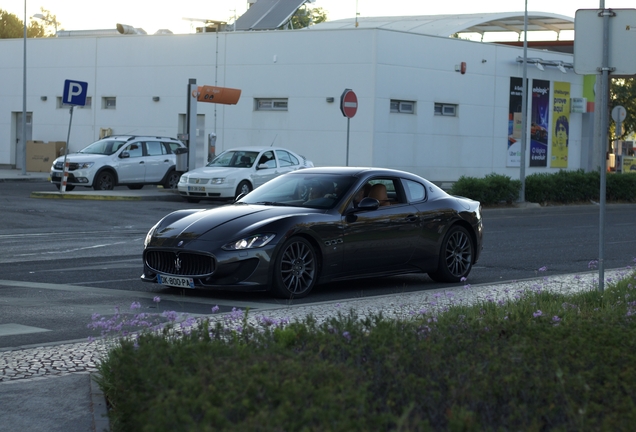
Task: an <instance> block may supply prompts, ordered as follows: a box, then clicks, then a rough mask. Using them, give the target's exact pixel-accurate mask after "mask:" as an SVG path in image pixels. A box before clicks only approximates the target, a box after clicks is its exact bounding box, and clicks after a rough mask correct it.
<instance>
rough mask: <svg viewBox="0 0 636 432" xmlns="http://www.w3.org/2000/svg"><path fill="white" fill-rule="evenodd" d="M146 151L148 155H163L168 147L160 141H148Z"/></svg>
mask: <svg viewBox="0 0 636 432" xmlns="http://www.w3.org/2000/svg"><path fill="white" fill-rule="evenodd" d="M146 152H147V153H148V156H161V155H162V154H165V153H166V149H165V148H164V146H163V145H162V144H161V143H160V142H159V141H147V142H146Z"/></svg>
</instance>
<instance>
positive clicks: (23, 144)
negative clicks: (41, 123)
mask: <svg viewBox="0 0 636 432" xmlns="http://www.w3.org/2000/svg"><path fill="white" fill-rule="evenodd" d="M26 11H27V2H26V0H24V61H23V65H22V142H21V146H20V147H21V148H20V151H21V155H20V156H21V159H22V175H26V159H27V157H26V138H27V136H26V116H27V109H26V100H27V95H26V92H27V13H26Z"/></svg>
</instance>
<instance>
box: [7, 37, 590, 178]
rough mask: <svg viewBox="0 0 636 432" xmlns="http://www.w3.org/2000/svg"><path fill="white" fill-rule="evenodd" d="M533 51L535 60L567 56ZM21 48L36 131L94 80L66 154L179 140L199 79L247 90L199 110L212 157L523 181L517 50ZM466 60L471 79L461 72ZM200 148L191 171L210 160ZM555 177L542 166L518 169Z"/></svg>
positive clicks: (346, 44)
mask: <svg viewBox="0 0 636 432" xmlns="http://www.w3.org/2000/svg"><path fill="white" fill-rule="evenodd" d="M22 43H23V42H22V40H0V52H2V53H8V56H4V55H3V57H4V58H9V59H11V60H10V61H8V62H2V64H0V89H1V93H2V95H3V97H2V98H0V165H15V164H16V157H17V155H16V152H15V125H14V124H12V121H14V120H12V119H13V116H12V113H16V112H21V111H22V73H21V72H22ZM528 51H529V52H528V56H529V57H541V58H542V59H544V60H550V59H555V60H564V61H567V62H571V61H572V58H571V56H568V55H565V54H557V53H549V52H545V51H533V50H528ZM27 52H28V56H27V76H28V83H27V111H29V112H33V134H32V137H33V139H36V140H42V141H65V140H66V137H67V133H68V126H69V123H68V122H69V114H68V112H69V109H68V108H67V107H64V108H57V106H56V99H57V98H58V97H61V96H62V91H63V84H64V80H65V79H73V80H77V81H86V82H88V83H89V94H90V96H91V97H92V106H91V107H90V108H82V109H75V110H74V114H73V123H72V129H71V138H70V149H71V150H79V149H80V148H82V147H84V146H85V145H87V144H89V143H90V142H92V141H94V140H95V139H97V138H98V137H99V132H100V129H101V128H111V129H112V131H113V133H115V134H152V135H168V136H176V135H177V134H178V133H180V132H182V131H183V129H182V127H183V123H184V120H183V118H184V115H185V112H186V107H187V95H188V91H187V83H188V80H189V79H191V78H194V79H196V80H197V84H198V85H218V86H221V87H232V88H239V89H241V90H242V94H241V98H240V100H239V102H238V104H237V105H218V104H207V103H198V104H197V113H198V114H199V116H200V117H202V118H203V121H204V125H205V126H204V130H200V131H198V138H199V140H200V142H201V143H204V142H205V141H207V139H206V138H207V136H208V135H209V134H211V133H216V134H217V142H216V151H217V153H218V152H220V151H221V150H223V149H226V148H231V147H233V146H237V145H246V144H251V145H263V144H266V145H267V144H275V145H278V146H282V147H288V148H290V149H292V150H295V151H297V152H299V153H301V154H303V155H305V156H307V157H308V158H310V159H311V160H313V161H314V163H315V164H316V165H323V166H324V165H344V164H345V163H346V162H347V161H348V163H349V165H360V166H366V165H374V166H383V167H392V168H398V169H404V170H407V171H411V172H414V173H417V174H421V175H423V176H425V177H427V178H429V179H431V180H433V181H440V182H443V181H454V180H456V179H458V178H459V177H460V176H462V175H466V176H476V177H481V176H484V175H486V174H489V173H492V172H497V173H500V174H505V175H509V176H511V177H518V175H519V168H510V167H506V145H507V144H506V143H507V136H508V104H509V86H510V77H511V76H515V77H521V76H522V74H523V69H522V66H521V64H520V63H518V62H516V61H515V60H516V58H517V57H519V56H521V55H522V54H523V53H522V50H520V49H518V48H514V47H508V46H502V45H493V44H482V43H478V42H471V41H465V40H457V39H451V38H440V37H432V36H423V35H415V34H410V33H404V32H396V31H386V30H376V29H349V30H318V29H304V30H297V31H269V32H236V33H219V34H214V33H203V34H190V35H149V36H144V35H114V36H97V37H67V38H51V39H30V40H28V44H27ZM461 62H466V65H467V70H466V73H465V74H461V73H459V72H456V70H455V68H456V66H458V65H459V64H461ZM528 78H529V79H532V78H539V79H544V80H549V81H569V82H571V95H572V96H573V97H580V96H581V94H582V77H580V76H577V75H575V74H574V73H572V72H569V73H567V74H562V73H561V72H559V71H558V70H557V69H556V68H549V67H546V68H545V71H543V72H542V71H539V70H538V69H536V68H535V67H534V66H532V65H530V66H529V67H528ZM345 88H350V89H353V90H354V91H355V93H356V95H357V97H358V103H359V108H358V111H357V113H356V115H355V117H353V118H352V119H351V120H350V121H349V122H348V121H347V119H346V118H345V117H344V116H343V115H342V113H341V112H340V107H339V102H340V96H341V94H342V92H343V91H344V89H345ZM41 96H47V101H42V100H41V99H40V97H41ZM153 96H159V97H160V100H159V101H158V102H155V101H153V99H152V98H153ZM104 97H116V101H117V102H116V104H117V105H116V109H104V108H103V107H102V99H103V98H104ZM330 97H331V98H334V100H335V101H334V102H332V103H330V102H328V101H327V98H330ZM256 98H287V99H288V111H257V110H255V103H254V100H255V99H256ZM394 99H397V100H407V101H414V102H415V104H416V109H415V113H414V114H402V113H391V112H390V102H391V100H394ZM435 103H451V104H457V106H458V111H457V112H458V115H457V116H456V117H445V116H436V115H434V104H435ZM570 121H571V123H570V147H569V150H570V165H569V166H568V168H569V169H576V168H578V167H579V166H580V160H581V128H582V126H581V114H571V116H570ZM347 124H349V134H348V135H347ZM347 142H348V145H347ZM200 145H204V144H200ZM528 147H529V146H528ZM201 150H203V151H201V152H200V153H199V152H198V153H197V155H198V156H199V155H200V157H199V162H198V163H197V166H198V165H202V164H203V163H204V161H205V156H206V152H205V151H204V149H203V147H201ZM526 160H528V158H527V159H526ZM551 171H556V170H555V169H550V168H549V163H548V168H528V169H527V170H526V173H527V174H531V173H533V172H551Z"/></svg>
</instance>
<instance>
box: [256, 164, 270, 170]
mask: <svg viewBox="0 0 636 432" xmlns="http://www.w3.org/2000/svg"><path fill="white" fill-rule="evenodd" d="M267 168H269V167H268V166H267V164H264V163H262V164H259V165H258V166H257V167H256V169H259V170H261V169H267Z"/></svg>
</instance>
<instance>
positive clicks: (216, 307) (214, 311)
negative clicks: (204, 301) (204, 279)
mask: <svg viewBox="0 0 636 432" xmlns="http://www.w3.org/2000/svg"><path fill="white" fill-rule="evenodd" d="M218 311H219V306H218V305H217V306H214V307H213V308H212V313H217V312H218Z"/></svg>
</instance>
